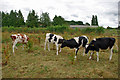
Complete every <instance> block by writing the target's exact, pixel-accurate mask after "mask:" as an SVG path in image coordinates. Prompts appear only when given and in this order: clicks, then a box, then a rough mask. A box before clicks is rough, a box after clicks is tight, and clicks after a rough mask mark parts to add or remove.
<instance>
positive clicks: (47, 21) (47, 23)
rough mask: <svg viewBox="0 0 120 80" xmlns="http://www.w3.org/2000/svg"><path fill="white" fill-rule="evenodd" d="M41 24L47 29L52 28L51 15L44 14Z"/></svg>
mask: <svg viewBox="0 0 120 80" xmlns="http://www.w3.org/2000/svg"><path fill="white" fill-rule="evenodd" d="M40 23H41V24H42V25H43V26H44V27H46V26H50V24H51V20H50V17H49V13H47V12H45V13H42V14H41V16H40Z"/></svg>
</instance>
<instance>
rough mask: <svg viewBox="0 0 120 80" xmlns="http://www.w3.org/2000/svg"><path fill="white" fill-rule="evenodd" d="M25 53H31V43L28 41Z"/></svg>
mask: <svg viewBox="0 0 120 80" xmlns="http://www.w3.org/2000/svg"><path fill="white" fill-rule="evenodd" d="M27 51H28V52H32V51H33V42H32V41H30V40H29V41H28V43H27Z"/></svg>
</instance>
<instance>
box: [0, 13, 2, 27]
mask: <svg viewBox="0 0 120 80" xmlns="http://www.w3.org/2000/svg"><path fill="white" fill-rule="evenodd" d="M0 27H2V12H1V11H0Z"/></svg>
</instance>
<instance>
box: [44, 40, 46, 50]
mask: <svg viewBox="0 0 120 80" xmlns="http://www.w3.org/2000/svg"><path fill="white" fill-rule="evenodd" d="M46 44H47V41H46V40H45V46H44V50H46Z"/></svg>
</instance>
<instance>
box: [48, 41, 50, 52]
mask: <svg viewBox="0 0 120 80" xmlns="http://www.w3.org/2000/svg"><path fill="white" fill-rule="evenodd" d="M49 44H50V43H49V42H48V51H50V46H49Z"/></svg>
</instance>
